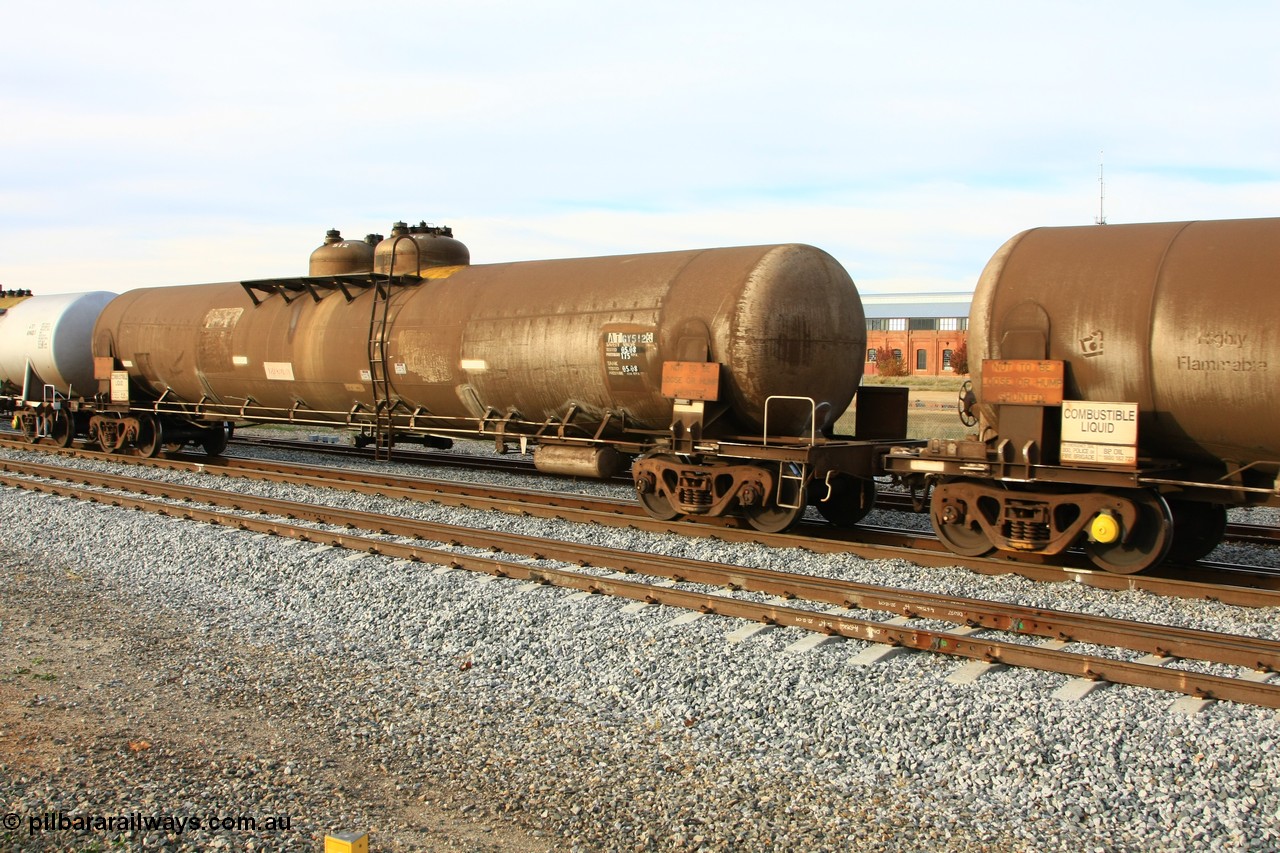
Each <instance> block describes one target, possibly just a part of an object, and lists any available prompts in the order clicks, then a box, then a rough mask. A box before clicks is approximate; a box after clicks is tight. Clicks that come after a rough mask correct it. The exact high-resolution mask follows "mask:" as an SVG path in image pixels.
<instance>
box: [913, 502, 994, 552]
mask: <svg viewBox="0 0 1280 853" xmlns="http://www.w3.org/2000/svg"><path fill="white" fill-rule="evenodd" d="M929 523H930V524H931V525H933V532H934V533H936V534H938V539H940V540H941V541H942V544H943V545H945V546H947V550H948V551H950V552H951V553H953V554H959V555H960V556H961V557H985V556H986V555H987V554H990V553H991V552H992V551H994V550H995V549H996V546H995V544H994V543H992V541H991V537H990V536H988V535H987V532H986V531H985V530H983V529H982V525H981V524H979V523H978V508H977V507H976V506H969V505H968V504H967V502H965V501H960V500H955V499H954V498H952V497H950V496H949V494H948V491H947V486H946V485H945V484H943V485H940V486H938V487H936V488H935V489H934V490H933V498H932V499H931V500H930V501H929Z"/></svg>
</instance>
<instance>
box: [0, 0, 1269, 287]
mask: <svg viewBox="0 0 1280 853" xmlns="http://www.w3.org/2000/svg"><path fill="white" fill-rule="evenodd" d="M1277 32H1280V4H1277V3H1274V2H1230V0H1228V2H1224V3H1215V4H1207V3H1203V2H1179V0H1161V2H1124V0H1105V2H1091V0H1079V2H1026V0H1023V2H984V0H974V1H973V2H965V3H956V2H930V0H922V2H901V3H890V2H880V3H869V2H867V3H864V2H856V0H845V2H806V0H792V2H789V3H779V2H769V3H765V2H756V0H734V2H718V0H717V1H716V2H697V0H682V2H668V0H648V2H644V3H635V2H628V3H619V2H609V1H608V0H594V2H588V1H587V0H543V2H538V3H527V2H524V3H517V2H498V0H474V2H458V3H452V4H445V3H414V4H407V3H404V4H395V3H390V4H378V5H376V6H374V5H368V6H365V5H363V4H358V3H345V4H338V3H332V2H326V0H308V2H287V1H285V0H282V1H281V2H273V0H259V2H256V3H247V2H240V0H225V2H220V3H217V4H195V3H188V2H181V0H167V2H162V3H160V2H150V1H149V0H130V2H129V3H127V4H115V3H107V2H103V0H61V2H59V3H56V4H36V3H23V2H18V0H0V284H3V285H4V286H5V287H6V288H31V289H33V290H35V291H36V292H37V293H66V292H77V291H88V290H111V291H116V292H122V291H124V290H128V289H131V288H134V287H151V286H165V285H173V284H190V283H197V282H209V281H230V280H240V279H254V278H267V277H273V276H290V275H302V274H305V273H306V269H307V259H308V256H309V255H310V253H311V251H312V250H313V249H314V248H316V247H317V246H319V245H320V244H321V242H322V240H323V238H324V234H325V231H326V230H327V229H329V228H339V229H341V230H342V232H343V234H344V236H347V237H356V238H359V237H363V236H364V235H365V234H367V233H370V232H378V233H383V234H385V233H389V230H390V227H391V223H393V222H395V221H396V220H405V221H409V222H417V221H419V220H425V221H427V222H430V223H434V224H442V225H449V226H451V227H452V228H453V229H454V233H455V235H456V236H457V237H458V238H459V239H461V240H462V241H463V242H465V243H466V244H467V245H468V246H469V248H470V250H471V257H472V262H473V263H494V262H506V261H519V260H530V259H542V258H558V257H580V256H587V255H609V254H630V253H635V252H654V251H666V250H677V249H691V248H702V247H711V246H732V245H749V244H762V243H787V242H802V243H810V244H813V245H815V246H819V247H821V248H823V249H825V250H826V251H828V252H830V253H831V254H832V255H834V256H835V257H836V259H837V260H839V261H840V262H841V263H842V264H843V265H844V266H845V268H846V269H848V270H849V272H850V274H851V275H852V276H853V278H854V280H855V281H856V282H857V283H858V287H859V289H860V290H861V291H862V292H865V293H918V292H937V291H956V292H960V291H970V290H972V289H973V286H974V284H975V282H976V281H977V278H978V276H979V274H980V273H981V271H982V268H983V266H984V265H985V264H986V262H987V260H988V259H989V258H990V257H991V255H992V254H994V253H995V251H996V250H997V249H998V248H999V247H1000V246H1001V245H1002V244H1003V243H1004V242H1005V241H1006V240H1007V239H1009V238H1010V237H1012V236H1013V235H1014V234H1017V233H1018V232H1020V231H1023V230H1025V229H1027V228H1031V227H1036V226H1042V225H1091V224H1093V223H1094V221H1095V220H1096V219H1097V218H1098V216H1099V214H1100V211H1104V212H1105V217H1106V219H1107V221H1108V222H1110V223H1113V224H1118V223H1123V222H1144V221H1167V220H1184V219H1217V218H1235V217H1252V216H1272V215H1280V109H1277V98H1278V97H1280V96H1278V94H1277V90H1278V87H1277V84H1278V83H1280V51H1277V50H1276V49H1275V45H1274V41H1275V35H1276V33H1277ZM1100 164H1105V167H1104V168H1105V171H1104V173H1103V174H1104V175H1105V184H1103V183H1100V181H1099V168H1100ZM1104 194H1105V198H1102V197H1101V196H1103V195H1104Z"/></svg>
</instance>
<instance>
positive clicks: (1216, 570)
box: [0, 445, 1280, 607]
mask: <svg viewBox="0 0 1280 853" xmlns="http://www.w3.org/2000/svg"><path fill="white" fill-rule="evenodd" d="M17 447H19V448H20V449H21V448H22V447H23V446H22V445H17ZM44 449H48V448H44ZM56 452H57V453H61V454H76V455H82V456H88V457H90V458H99V459H103V460H106V461H110V462H122V463H125V464H132V465H142V466H152V467H159V468H169V469H173V470H185V471H196V472H201V473H204V474H207V475H211V476H224V477H231V478H245V479H257V480H264V481H268V482H278V483H292V484H296V485H306V486H314V487H319V488H331V489H332V488H336V489H343V490H346V491H353V492H357V493H362V494H367V495H375V496H380V497H388V498H393V499H401V500H409V501H429V502H435V503H440V504H443V505H448V506H456V507H468V508H472V509H484V510H496V511H501V512H506V513H512V514H516V515H523V516H536V517H541V518H558V519H563V520H566V521H576V522H583V523H598V524H602V525H605V526H615V527H631V528H635V529H638V530H644V531H649V532H657V533H676V534H679V535H682V536H690V537H710V538H715V539H721V540H724V541H728V542H750V543H756V544H762V545H767V546H770V547H775V548H801V549H804V550H807V551H811V552H815V553H852V554H855V555H857V556H859V557H862V558H864V559H868V560H882V559H901V560H907V561H909V562H912V563H915V564H917V565H921V566H963V567H965V568H968V569H969V570H971V571H974V572H977V573H980V574H987V575H1003V574H1017V575H1020V576H1022V577H1025V578H1028V579H1031V580H1036V581H1041V582H1051V583H1052V582H1063V581H1066V582H1071V583H1075V584H1079V585H1082V586H1088V587H1094V588H1099V589H1110V590H1138V589H1140V590H1145V591H1147V592H1151V593H1153V594H1156V595H1163V596H1169V597H1177V598H1189V599H1207V600H1215V601H1222V602H1224V603H1227V604H1235V605H1239V606H1245V607H1262V606H1275V605H1277V604H1280V572H1277V571H1276V570H1273V569H1268V568H1265V567H1255V566H1236V565H1227V564H1217V565H1215V564H1208V563H1201V564H1196V565H1192V566H1181V567H1179V566H1167V567H1161V570H1160V572H1159V573H1144V574H1141V575H1116V574H1112V573H1109V572H1105V571H1100V570H1097V569H1094V568H1091V567H1089V564H1088V561H1087V560H1085V559H1084V558H1083V557H1082V556H1081V557H1078V558H1077V559H1076V562H1075V563H1074V564H1068V565H1059V564H1056V563H1043V564H1038V563H1029V562H1024V561H1015V560H1010V559H1006V558H1001V557H999V556H995V557H961V556H958V555H956V554H953V553H951V552H950V551H948V550H946V548H945V547H944V546H943V545H942V544H941V543H940V542H938V540H937V539H936V538H935V537H933V536H932V535H930V534H924V533H920V532H919V531H903V530H896V529H887V528H873V527H865V526H859V527H858V528H855V529H852V530H848V529H841V528H835V527H832V526H831V525H829V524H826V523H825V522H818V521H806V522H802V523H801V524H799V525H797V527H796V528H793V529H792V530H791V531H789V532H786V533H776V534H764V533H761V532H760V531H757V530H755V529H753V528H751V527H750V526H749V525H748V524H747V523H746V522H745V521H744V520H741V519H737V518H733V517H722V518H714V519H700V520H698V521H696V522H690V521H658V520H656V519H653V518H651V517H650V516H649V515H648V514H646V513H645V512H644V510H643V509H642V508H641V507H640V506H639V505H637V504H636V503H635V502H634V501H632V500H629V499H617V498H612V499H611V498H601V497H591V496H587V495H579V494H573V493H569V492H559V491H543V490H536V489H513V488H510V487H498V486H493V485H488V484H483V483H464V482H455V481H446V480H440V479H433V478H426V477H405V476H403V475H395V476H393V475H390V474H383V473H378V472H373V471H368V470H363V469H359V468H351V467H343V468H335V467H318V466H313V465H299V464H294V463H286V462H279V461H271V460H262V459H249V458H244V457H235V456H227V457H217V458H210V457H207V456H204V455H203V454H201V455H195V456H182V455H176V456H173V457H170V458H159V459H144V458H140V457H130V456H117V455H114V454H103V453H98V452H95V451H86V450H83V449H78V448H77V449H67V450H56ZM9 465H10V463H8V462H0V470H10V469H9ZM1068 556H1072V555H1068Z"/></svg>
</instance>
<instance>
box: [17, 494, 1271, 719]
mask: <svg viewBox="0 0 1280 853" xmlns="http://www.w3.org/2000/svg"><path fill="white" fill-rule="evenodd" d="M113 476H114V475H113ZM127 479H128V478H127ZM0 481H3V483H4V484H5V485H9V486H14V487H17V488H22V489H30V490H34V491H41V492H46V493H49V494H55V495H66V496H69V497H76V498H81V499H88V500H91V501H95V502H99V503H105V504H110V505H113V506H121V507H128V508H132V509H139V510H144V511H148V512H153V513H157V514H160V515H166V516H180V517H183V518H187V519H192V520H198V521H203V522H208V523H214V524H220V525H225V526H231V527H235V528H238V529H243V530H251V531H256V532H260V533H266V534H272V535H278V536H286V537H290V538H294V539H298V540H301V541H306V542H314V543H319V544H326V545H333V546H337V547H343V548H348V549H351V550H360V551H367V552H369V553H373V554H378V555H382V556H387V557H392V558H399V559H405V560H411V561H414V562H429V563H434V564H437V565H443V566H448V567H450V568H464V569H469V570H472V571H479V572H484V573H486V574H491V575H495V576H498V577H506V578H517V579H523V580H527V581H531V582H536V583H545V584H551V585H555V586H558V587H565V588H570V589H576V590H581V591H585V592H592V593H600V594H607V595H611V596H616V597H622V598H627V599H632V600H635V601H644V602H648V603H654V604H666V605H669V606H675V607H681V608H685V609H689V610H697V611H700V612H703V613H715V614H719V615H723V616H732V617H738V618H743V619H749V620H752V621H756V622H761V623H765V624H769V625H778V626H789V627H797V628H803V629H806V630H809V631H815V632H819V633H823V634H828V635H835V636H841V637H846V638H849V639H859V640H865V641H868V642H875V643H885V644H889V645H894V646H901V647H904V648H911V649H918V650H923V651H933V652H939V653H942V654H948V655H952V656H957V657H964V658H970V659H975V660H982V661H988V662H992V663H1002V664H1007V665H1010V666H1024V667H1029V668H1034V669H1040V670H1045V671H1050V672H1057V673H1061V674H1065V675H1074V676H1077V677H1083V678H1089V679H1093V680H1105V681H1109V682H1112V683H1116V684H1130V685H1136V686H1142V687H1151V688H1154V689H1158V690H1165V691H1169V692H1174V693H1183V694H1187V695H1191V696H1197V697H1201V698H1206V699H1218V700H1228V701H1235V702H1242V703H1246V704H1253V705H1260V706H1264V707H1271V708H1280V685H1276V684H1268V683H1265V682H1259V681H1253V680H1250V679H1247V678H1232V677H1228V676H1219V675H1211V674H1205V673H1198V672H1192V671H1187V670H1173V669H1168V668H1166V667H1163V666H1159V665H1156V664H1147V663H1140V662H1128V661H1121V660H1115V659H1111V658H1103V657H1099V656H1096V655H1085V654H1079V653H1076V652H1068V651H1064V650H1061V649H1053V648H1046V647H1043V646H1028V645H1024V644H1021V643H1015V642H1009V641H1004V640H997V639H985V638H976V637H972V636H960V635H958V634H956V633H954V632H951V631H939V630H929V629H921V628H911V627H908V626H900V625H893V624H885V623H882V622H877V621H874V620H867V619H858V618H856V617H853V616H844V615H836V614H823V613H816V612H814V611H811V610H806V609H801V608H796V607H791V606H787V605H782V604H772V603H770V604H761V603H757V602H750V601H743V600H741V599H734V598H730V597H728V596H723V595H716V594H711V593H704V592H691V591H684V590H676V589H670V588H664V587H659V586H654V585H652V584H648V583H640V582H636V581H628V580H625V579H620V578H602V577H598V576H593V575H588V574H584V573H581V572H574V571H570V570H563V569H552V568H542V567H531V566H527V565H524V564H520V563H514V562H510V561H505V560H500V559H497V558H492V557H474V556H467V555H460V554H457V553H454V552H448V551H441V550H439V549H436V548H430V547H424V546H420V545H406V544H401V543H395V542H388V541H386V540H381V539H374V538H371V537H366V536H353V535H348V534H342V533H332V532H328V531H323V530H317V529H315V528H311V527H305V526H302V525H298V524H293V523H289V522H283V521H277V520H265V519H256V518H250V517H246V516H240V515H233V514H229V513H225V512H219V511H216V510H206V509H200V508H197V507H192V506H188V505H175V504H170V503H162V502H159V501H155V500H151V499H147V498H137V497H128V496H122V495H116V494H110V493H106V492H97V491H93V490H85V489H82V488H80V487H78V486H75V485H63V484H60V483H48V482H40V481H36V480H28V479H24V478H22V477H17V476H11V475H5V476H2V477H0ZM142 484H143V485H148V486H153V485H155V484H154V483H152V482H150V481H143V483H142ZM201 491H207V490H201ZM235 497H236V498H243V497H244V496H242V495H238V496H235ZM285 503H288V502H285ZM298 506H299V507H309V505H305V504H300V505H298ZM727 568H728V569H729V571H731V572H735V571H738V570H739V569H738V567H727ZM1233 639H1235V640H1249V639H1251V638H1233Z"/></svg>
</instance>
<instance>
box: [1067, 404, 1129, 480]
mask: <svg viewBox="0 0 1280 853" xmlns="http://www.w3.org/2000/svg"><path fill="white" fill-rule="evenodd" d="M1060 451H1061V452H1060V458H1061V460H1062V461H1063V462H1064V463H1077V464H1084V465H1122V466H1125V467H1128V468H1132V467H1135V466H1136V465H1137V464H1138V404H1137V403H1092V402H1085V401H1082V400H1063V401H1062V446H1061V448H1060Z"/></svg>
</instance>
